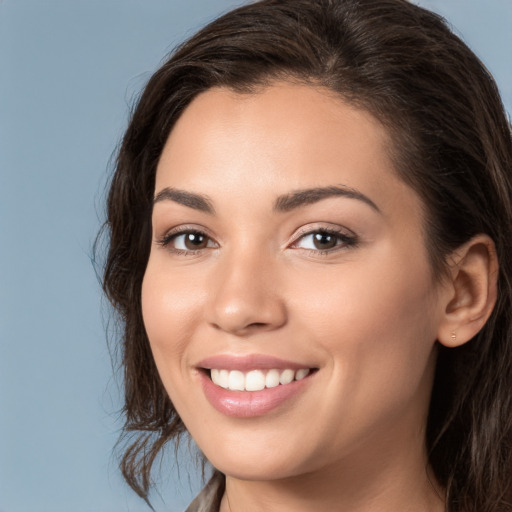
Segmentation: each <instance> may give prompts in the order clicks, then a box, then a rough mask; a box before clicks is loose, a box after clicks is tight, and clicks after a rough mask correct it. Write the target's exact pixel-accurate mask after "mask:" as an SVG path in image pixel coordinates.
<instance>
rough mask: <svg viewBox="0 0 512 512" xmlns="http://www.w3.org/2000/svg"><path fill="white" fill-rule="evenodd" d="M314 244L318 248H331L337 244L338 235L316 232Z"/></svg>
mask: <svg viewBox="0 0 512 512" xmlns="http://www.w3.org/2000/svg"><path fill="white" fill-rule="evenodd" d="M314 244H315V247H316V248H317V249H331V248H332V247H334V246H335V245H336V237H334V236H333V235H329V234H328V233H316V234H315V237H314Z"/></svg>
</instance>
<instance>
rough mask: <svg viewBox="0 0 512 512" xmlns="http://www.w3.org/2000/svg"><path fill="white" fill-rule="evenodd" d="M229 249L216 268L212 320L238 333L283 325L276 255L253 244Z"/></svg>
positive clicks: (242, 333) (284, 310)
mask: <svg viewBox="0 0 512 512" xmlns="http://www.w3.org/2000/svg"><path fill="white" fill-rule="evenodd" d="M226 252H227V254H225V255H224V256H222V257H221V261H219V266H218V268H217V270H218V273H217V275H216V277H215V280H216V287H215V292H214V294H213V295H212V298H211V302H212V304H211V310H210V311H211V318H210V322H211V323H212V324H213V325H214V326H215V327H216V328H218V329H221V330H224V331H226V332H231V333H234V334H238V335H245V334H248V333H250V332H253V331H256V330H257V331H259V330H271V329H275V328H278V327H280V326H281V325H283V324H284V323H285V322H286V308H285V302H284V297H283V294H282V290H280V289H279V285H278V283H279V268H278V267H279V265H278V261H277V260H276V258H275V256H274V255H272V254H271V251H268V250H267V251H266V250H262V249H261V247H260V248H259V249H258V248H255V247H254V246H252V244H251V243H245V244H240V245H239V246H238V247H237V248H236V249H235V248H233V250H231V251H226Z"/></svg>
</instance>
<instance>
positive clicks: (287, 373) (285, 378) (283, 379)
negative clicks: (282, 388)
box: [279, 370, 295, 384]
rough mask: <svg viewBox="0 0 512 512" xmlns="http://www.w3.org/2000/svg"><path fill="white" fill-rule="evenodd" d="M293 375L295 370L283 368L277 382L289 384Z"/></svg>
mask: <svg viewBox="0 0 512 512" xmlns="http://www.w3.org/2000/svg"><path fill="white" fill-rule="evenodd" d="M294 377H295V372H294V371H293V370H283V371H282V373H281V375H280V376H279V382H280V383H281V384H290V382H292V381H293V378H294Z"/></svg>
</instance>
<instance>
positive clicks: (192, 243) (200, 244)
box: [183, 232, 208, 251]
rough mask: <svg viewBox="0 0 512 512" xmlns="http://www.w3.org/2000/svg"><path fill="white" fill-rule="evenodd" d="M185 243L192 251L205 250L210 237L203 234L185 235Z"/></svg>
mask: <svg viewBox="0 0 512 512" xmlns="http://www.w3.org/2000/svg"><path fill="white" fill-rule="evenodd" d="M183 243H184V245H185V247H186V248H187V249H189V250H190V251H196V250H197V249H204V248H205V247H207V245H208V237H207V236H206V235H204V234H203V233H197V232H196V233H185V234H184V235H183Z"/></svg>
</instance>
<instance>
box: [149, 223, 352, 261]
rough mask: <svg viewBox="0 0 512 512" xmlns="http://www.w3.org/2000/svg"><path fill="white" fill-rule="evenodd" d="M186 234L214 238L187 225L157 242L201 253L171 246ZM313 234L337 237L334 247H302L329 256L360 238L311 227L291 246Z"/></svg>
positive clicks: (193, 252)
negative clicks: (323, 248)
mask: <svg viewBox="0 0 512 512" xmlns="http://www.w3.org/2000/svg"><path fill="white" fill-rule="evenodd" d="M184 235H197V236H203V237H206V238H207V239H208V241H209V242H211V241H213V239H212V238H211V237H210V236H208V235H207V234H206V233H205V232H204V231H201V230H199V229H194V228H187V227H186V226H185V227H183V228H181V229H179V230H177V231H173V232H171V233H166V234H165V235H164V236H163V237H162V238H161V239H159V240H157V243H158V245H160V246H162V247H166V248H167V249H169V250H170V251H171V252H173V253H174V254H177V255H179V256H193V255H196V254H199V253H200V252H201V251H202V250H203V248H201V249H187V250H183V249H177V248H175V247H170V245H171V243H172V242H173V241H174V240H176V239H177V238H178V237H180V236H184ZM313 235H321V236H334V237H336V239H337V241H336V245H335V246H334V247H333V248H329V249H325V250H322V249H310V248H302V250H304V251H307V252H311V253H315V254H318V255H321V256H328V255H329V254H332V253H334V252H337V251H339V250H343V249H349V248H351V247H356V246H357V244H358V239H357V237H356V235H354V234H347V232H346V231H344V230H342V229H335V228H325V227H324V228H317V229H310V230H307V231H306V230H305V231H304V232H302V233H299V234H298V236H297V237H296V239H295V241H294V242H293V243H292V244H290V247H296V248H297V249H300V247H297V245H298V243H299V242H300V241H301V240H305V239H306V237H308V236H313ZM209 242H208V243H209ZM214 243H215V242H214Z"/></svg>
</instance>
